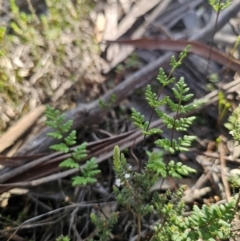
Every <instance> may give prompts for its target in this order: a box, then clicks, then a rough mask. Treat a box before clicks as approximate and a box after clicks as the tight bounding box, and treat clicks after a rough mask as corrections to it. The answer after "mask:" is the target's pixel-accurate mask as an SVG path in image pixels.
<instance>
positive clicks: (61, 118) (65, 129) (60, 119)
mask: <svg viewBox="0 0 240 241" xmlns="http://www.w3.org/2000/svg"><path fill="white" fill-rule="evenodd" d="M45 116H46V118H47V120H46V124H47V125H48V126H49V127H52V128H53V129H54V132H51V133H48V134H47V135H48V136H50V137H53V138H55V139H57V140H63V142H62V143H59V144H55V145H52V146H50V149H52V150H54V151H59V152H63V153H71V157H69V158H67V159H66V160H64V161H63V162H61V163H60V165H59V167H65V168H70V169H72V168H80V166H79V163H78V162H79V161H81V160H82V159H84V158H86V157H87V150H86V147H87V143H83V144H81V145H79V146H78V147H75V148H74V149H73V151H71V149H70V148H71V147H72V146H74V145H76V143H77V142H76V139H77V137H76V131H75V130H73V131H71V132H70V133H69V130H70V128H71V126H72V124H73V121H72V120H68V121H66V120H65V115H64V114H61V113H60V111H59V110H55V109H54V108H52V107H51V106H47V107H46V111H45ZM67 133H69V134H68V135H67ZM80 172H81V175H80V176H76V177H73V182H72V185H73V186H77V185H87V184H92V183H95V182H96V181H97V180H96V178H95V176H96V175H97V174H98V173H100V170H98V169H97V164H96V162H95V158H91V159H90V160H88V161H87V162H86V164H85V167H84V168H82V169H81V170H80Z"/></svg>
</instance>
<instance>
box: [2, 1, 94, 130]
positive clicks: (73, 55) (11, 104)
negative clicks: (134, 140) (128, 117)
mask: <svg viewBox="0 0 240 241" xmlns="http://www.w3.org/2000/svg"><path fill="white" fill-rule="evenodd" d="M9 3H10V10H9V11H10V12H9V16H10V17H11V19H10V22H9V23H8V24H7V25H6V26H2V27H1V28H0V46H1V52H0V93H1V95H0V101H1V103H4V105H5V106H8V108H10V109H11V110H12V112H14V113H15V117H19V115H22V114H24V113H26V112H27V111H29V110H31V109H33V108H34V107H35V106H36V105H37V104H39V103H41V102H43V101H45V100H46V99H47V98H52V95H53V93H54V91H55V90H57V89H58V88H59V87H60V86H61V85H62V84H63V83H66V81H69V80H70V81H73V82H76V81H80V79H81V76H82V74H83V73H84V72H85V71H86V70H88V71H87V72H88V73H89V75H90V74H91V73H93V71H96V69H94V65H93V64H92V63H91V55H93V54H95V53H97V51H98V48H97V45H96V44H95V40H94V37H93V35H92V33H91V31H89V28H90V29H91V23H90V21H89V20H87V16H88V13H89V11H90V9H91V8H92V6H93V4H94V1H91V0H90V1H89V0H88V1H82V0H77V1H72V0H69V1H58V0H46V5H47V8H46V12H45V13H42V14H40V15H37V14H36V13H35V12H34V6H32V5H31V1H29V4H30V5H29V7H28V8H29V10H30V13H25V12H22V11H21V10H20V9H19V7H18V6H17V4H16V3H15V0H10V2H9ZM85 57H88V58H86V59H87V60H86V61H82V60H83V59H85ZM86 78H87V76H86ZM89 79H91V78H89ZM52 100H54V98H53V99H52ZM23 103H25V104H23ZM1 106H3V105H1ZM6 113H7V112H6V111H5V109H4V108H0V131H2V130H3V129H4V128H6V125H5V123H6V122H8V121H10V120H9V118H8V116H7V114H6Z"/></svg>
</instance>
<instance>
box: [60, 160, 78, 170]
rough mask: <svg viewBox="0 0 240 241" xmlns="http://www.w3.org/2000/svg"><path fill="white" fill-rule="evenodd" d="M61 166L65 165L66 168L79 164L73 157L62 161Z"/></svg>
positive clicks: (76, 166) (75, 166)
mask: <svg viewBox="0 0 240 241" xmlns="http://www.w3.org/2000/svg"><path fill="white" fill-rule="evenodd" d="M59 167H65V168H71V169H72V168H78V167H79V164H78V163H77V162H75V161H74V160H73V159H72V158H67V159H66V160H64V161H62V162H61V163H60V164H59Z"/></svg>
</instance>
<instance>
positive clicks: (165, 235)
mask: <svg viewBox="0 0 240 241" xmlns="http://www.w3.org/2000/svg"><path fill="white" fill-rule="evenodd" d="M188 49H189V47H187V48H186V49H185V50H184V51H183V52H182V53H181V54H180V58H179V60H176V59H175V58H174V57H172V59H171V66H172V72H173V70H174V69H176V68H177V67H178V66H180V65H181V63H182V60H183V59H184V57H185V56H186V54H187V51H188ZM172 72H171V73H172ZM157 80H158V82H159V83H160V85H161V86H162V88H164V87H165V86H167V85H170V84H173V83H175V82H176V80H175V78H173V77H171V76H167V75H166V74H165V72H164V70H163V69H160V71H159V75H158V77H157ZM172 91H173V94H174V97H175V99H174V100H173V99H171V98H170V97H169V96H165V97H164V98H161V95H160V94H161V93H162V89H161V91H160V92H159V93H160V94H158V95H157V94H156V93H154V92H153V91H152V90H151V87H150V86H148V87H147V89H146V100H147V102H148V104H149V105H150V106H151V108H152V109H153V111H155V112H156V114H157V115H158V117H159V118H160V119H161V120H162V122H163V123H164V124H165V125H166V127H167V128H168V129H170V130H171V132H172V135H171V139H168V138H158V139H157V140H156V141H155V145H156V146H157V147H158V149H159V151H150V150H148V151H147V161H146V163H145V165H144V166H143V167H141V166H139V169H138V171H133V170H132V169H131V167H130V166H129V165H128V163H127V159H126V158H125V156H124V154H123V153H122V152H121V151H120V148H119V147H118V146H115V148H114V151H113V168H114V172H115V175H116V181H115V185H114V187H113V192H114V194H115V197H116V200H117V202H118V203H119V204H120V206H122V207H124V210H127V211H128V215H129V218H130V219H131V222H132V223H133V224H134V225H135V226H136V228H137V240H138V241H140V240H141V236H142V230H143V228H142V225H144V223H143V220H144V219H145V218H146V217H147V216H151V215H154V216H155V217H157V218H155V222H154V220H150V221H149V223H148V226H149V229H151V230H152V235H151V237H150V238H149V239H148V240H151V241H165V240H172V241H190V240H199V239H202V240H208V241H213V240H220V239H227V238H231V237H233V236H234V232H233V231H232V225H231V222H232V220H233V218H234V215H235V208H236V205H237V204H236V203H237V202H236V200H235V199H234V198H233V199H231V200H230V201H229V202H226V203H225V204H221V205H218V204H213V205H211V206H207V205H203V206H202V207H198V206H196V205H194V206H193V211H192V213H191V214H190V215H189V216H185V215H184V211H185V203H184V202H183V201H182V198H183V197H184V192H185V190H186V187H185V186H182V187H180V188H178V189H177V190H172V191H171V190H167V191H166V192H165V193H161V194H160V193H157V192H156V193H152V190H151V189H152V187H153V185H154V184H155V183H156V181H157V180H158V179H159V178H162V179H164V178H166V177H174V178H182V177H184V176H187V175H190V174H192V173H195V170H194V169H192V168H190V167H189V166H187V165H183V164H182V163H181V162H177V161H174V160H171V155H172V154H175V153H177V152H185V151H188V148H189V147H190V146H191V144H192V142H193V141H194V140H195V138H196V137H195V136H189V135H186V134H183V136H182V137H179V138H174V133H175V132H186V131H187V130H188V128H189V127H190V126H191V125H192V123H193V121H194V119H195V117H193V116H190V117H182V116H183V115H186V114H187V113H189V112H191V111H193V110H195V109H196V108H197V107H198V106H199V105H201V103H200V102H196V101H194V102H190V100H191V98H192V97H193V95H192V94H191V93H189V88H188V87H187V85H186V83H185V81H184V79H183V78H180V79H179V80H178V81H177V82H176V83H175V84H174V87H173V88H172ZM163 105H167V106H168V107H169V108H170V109H171V110H172V112H173V115H168V114H166V113H165V112H163V111H161V108H159V107H160V106H163ZM48 111H50V113H48V115H47V117H48V118H49V117H51V119H52V120H58V119H60V122H61V121H62V119H63V118H62V117H56V116H55V115H54V114H53V113H57V114H59V112H56V111H55V110H53V109H51V108H48ZM132 120H133V122H134V124H135V125H136V126H137V127H138V128H139V129H140V130H141V131H142V134H143V135H144V136H152V135H156V134H160V133H162V132H163V130H162V129H160V128H151V125H150V123H149V122H148V121H146V120H145V118H144V116H143V115H142V114H141V113H138V112H137V111H136V110H135V109H132ZM234 120H235V119H234ZM47 123H48V125H50V126H51V127H54V128H56V126H55V121H54V124H53V123H52V122H51V121H50V122H49V121H48V122H47ZM59 124H60V125H59V126H62V127H61V130H58V131H56V132H55V133H51V134H50V135H51V136H53V137H55V138H62V137H63V135H62V128H65V125H66V126H68V122H67V123H66V124H63V123H59ZM66 129H67V131H68V130H69V128H66ZM71 135H72V133H71V134H70V135H69V136H68V137H67V138H65V139H64V140H65V141H64V142H65V143H68V142H69V141H68V138H70V136H71ZM158 137H159V135H158ZM74 140H75V139H74ZM71 144H75V142H74V143H73V142H71ZM81 147H82V145H80V146H79V147H77V148H76V150H77V149H81ZM51 148H52V149H55V150H58V151H63V152H69V147H68V145H66V144H63V143H62V144H57V145H55V146H52V147H51ZM163 152H165V153H166V154H167V155H166V156H167V157H168V158H167V159H164V158H163V155H162V154H163ZM142 161H143V160H139V161H138V162H139V163H142ZM67 162H70V163H72V164H73V165H69V166H68V167H70V168H75V164H76V163H75V162H73V160H67V161H66V163H67ZM62 164H63V163H62ZM62 164H61V165H62ZM81 178H84V176H82V177H81ZM87 183H88V182H87V178H86V184H87ZM90 183H91V182H90ZM79 184H80V185H82V183H79ZM90 218H91V221H92V223H93V224H94V225H95V226H96V228H97V233H96V235H95V236H94V238H90V239H88V240H91V241H94V240H102V241H104V240H110V235H111V232H112V229H113V228H114V226H115V225H117V222H118V218H119V213H118V212H113V213H111V215H108V217H106V216H104V215H97V214H96V213H92V214H91V215H90ZM145 228H146V227H145ZM95 238H97V239H95Z"/></svg>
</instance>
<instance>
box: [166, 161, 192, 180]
mask: <svg viewBox="0 0 240 241" xmlns="http://www.w3.org/2000/svg"><path fill="white" fill-rule="evenodd" d="M167 173H168V175H169V176H171V177H175V178H182V176H187V175H189V174H190V173H196V171H195V170H194V169H192V168H191V167H189V166H186V165H183V164H182V163H181V162H177V163H175V162H174V161H170V162H169V163H168V165H167Z"/></svg>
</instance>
